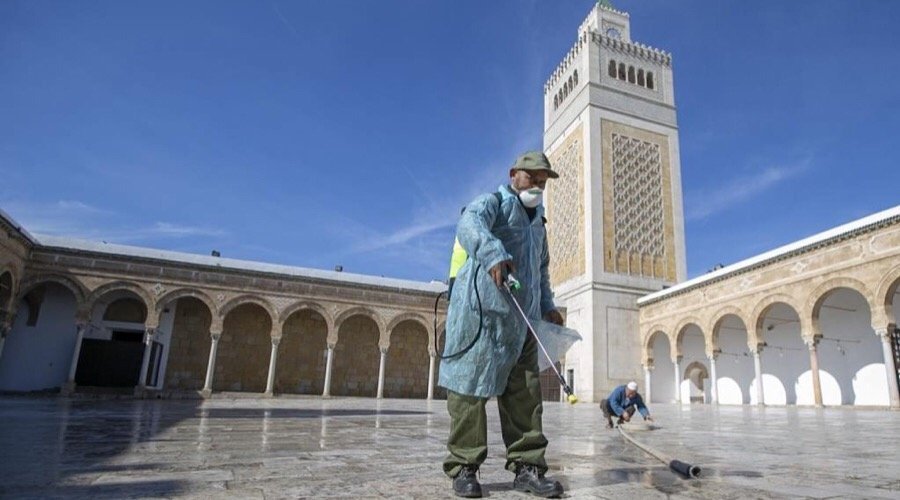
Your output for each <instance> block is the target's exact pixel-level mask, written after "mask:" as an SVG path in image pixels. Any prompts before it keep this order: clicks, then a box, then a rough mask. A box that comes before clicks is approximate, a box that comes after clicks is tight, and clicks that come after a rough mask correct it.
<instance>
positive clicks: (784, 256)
mask: <svg viewBox="0 0 900 500" xmlns="http://www.w3.org/2000/svg"><path fill="white" fill-rule="evenodd" d="M638 305H639V307H640V343H641V363H642V365H643V369H644V375H645V392H646V391H649V392H650V394H649V397H648V399H650V400H651V401H666V402H668V401H675V402H681V403H689V402H706V403H713V404H756V405H769V404H774V405H783V404H798V405H815V406H823V405H828V406H838V405H857V406H890V407H892V408H895V409H896V408H900V393H898V371H897V368H898V367H897V347H898V346H897V343H898V337H900V331H898V328H897V314H898V312H900V207H895V208H893V209H890V210H886V211H884V212H880V213H877V214H874V215H871V216H869V217H866V218H864V219H860V220H858V221H855V222H852V223H850V224H846V225H844V226H840V227H837V228H834V229H832V230H830V231H826V232H824V233H821V234H819V235H815V236H812V237H810V238H806V239H804V240H801V241H798V242H796V243H793V244H791V245H787V246H785V247H781V248H778V249H775V250H773V251H771V252H767V253H765V254H762V255H759V256H757V257H753V258H751V259H748V260H746V261H742V262H739V263H737V264H734V265H731V266H727V267H724V268H721V269H718V270H715V271H712V272H710V273H709V274H707V275H704V276H701V277H699V278H696V279H693V280H690V281H687V282H684V283H682V284H679V285H676V286H674V287H671V288H668V289H664V290H662V291H660V292H656V293H653V294H650V295H648V296H646V297H643V298H642V299H640V300H639V301H638Z"/></svg>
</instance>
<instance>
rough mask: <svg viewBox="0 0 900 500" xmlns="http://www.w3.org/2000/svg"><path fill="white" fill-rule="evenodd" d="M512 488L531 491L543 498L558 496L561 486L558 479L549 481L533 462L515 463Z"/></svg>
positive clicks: (560, 492) (561, 490) (561, 489)
mask: <svg viewBox="0 0 900 500" xmlns="http://www.w3.org/2000/svg"><path fill="white" fill-rule="evenodd" d="M513 488H515V489H516V490H517V491H525V492H528V493H533V494H535V495H537V496H539V497H544V498H559V496H560V495H562V494H563V487H562V485H561V484H559V481H551V480H550V479H547V478H545V477H544V472H543V471H542V470H541V469H540V468H539V467H538V466H537V465H533V464H524V463H521V462H518V463H516V479H515V480H514V481H513Z"/></svg>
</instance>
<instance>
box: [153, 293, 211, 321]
mask: <svg viewBox="0 0 900 500" xmlns="http://www.w3.org/2000/svg"><path fill="white" fill-rule="evenodd" d="M185 297H192V298H195V299H197V300H199V301H200V302H203V303H204V304H206V307H207V309H209V313H210V314H211V315H212V317H213V318H215V317H216V316H217V315H218V314H219V308H218V307H216V303H215V301H213V300H212V298H210V296H209V295H208V294H206V292H203V291H202V290H198V289H196V288H179V289H177V290H172V291H171V292H169V293H167V294H165V295H163V296H162V297H160V298H159V299H158V300H157V301H156V313H157V315H161V314H162V312H163V309H165V307H166V306H167V305H169V304H171V303H173V302H177V301H178V299H182V298H185Z"/></svg>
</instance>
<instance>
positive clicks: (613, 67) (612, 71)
mask: <svg viewBox="0 0 900 500" xmlns="http://www.w3.org/2000/svg"><path fill="white" fill-rule="evenodd" d="M609 76H611V77H613V78H615V77H616V62H615V61H613V60H612V59H610V60H609Z"/></svg>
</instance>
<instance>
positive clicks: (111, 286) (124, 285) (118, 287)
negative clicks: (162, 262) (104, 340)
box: [85, 281, 158, 326]
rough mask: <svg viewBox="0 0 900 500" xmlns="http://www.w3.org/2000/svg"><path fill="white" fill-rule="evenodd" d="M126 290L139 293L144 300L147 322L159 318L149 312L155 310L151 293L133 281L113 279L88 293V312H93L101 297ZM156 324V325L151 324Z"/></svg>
mask: <svg viewBox="0 0 900 500" xmlns="http://www.w3.org/2000/svg"><path fill="white" fill-rule="evenodd" d="M119 291H126V292H131V293H133V294H134V295H137V296H138V298H140V299H141V300H142V301H143V302H144V307H146V308H147V312H148V315H147V322H148V323H150V322H151V321H156V320H157V319H158V318H157V317H155V316H152V315H150V314H149V312H150V311H153V310H155V308H156V301H155V300H153V297H151V296H150V294H149V293H148V292H147V291H146V290H144V289H143V288H141V286H140V285H138V284H137V283H134V282H131V281H113V282H111V283H107V284H105V285H101V286H99V287H97V288H95V289H94V290H93V291H92V292H91V294H90V295H88V297H87V300H86V301H85V309H86V311H87V313H88V314H91V311H93V309H94V306H95V305H97V303H98V302H99V300H100V299H102V298H103V297H105V296H106V295H109V294H110V293H113V292H119ZM151 326H155V325H151Z"/></svg>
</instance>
